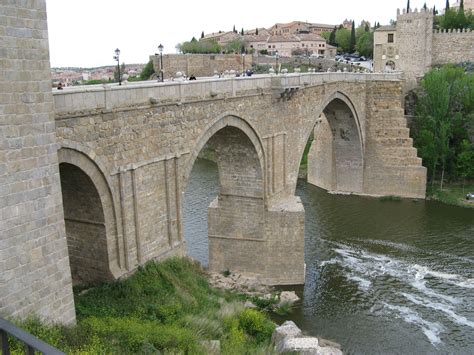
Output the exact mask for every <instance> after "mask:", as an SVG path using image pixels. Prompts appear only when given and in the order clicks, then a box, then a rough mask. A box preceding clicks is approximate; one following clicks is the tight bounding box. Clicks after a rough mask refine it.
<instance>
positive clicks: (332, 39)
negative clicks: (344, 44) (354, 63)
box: [329, 26, 337, 46]
mask: <svg viewBox="0 0 474 355" xmlns="http://www.w3.org/2000/svg"><path fill="white" fill-rule="evenodd" d="M336 31H337V27H336V26H334V29H333V30H332V32H331V34H330V35H329V44H330V45H331V46H337V43H336Z"/></svg>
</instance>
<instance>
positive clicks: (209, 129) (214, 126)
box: [182, 112, 265, 192]
mask: <svg viewBox="0 0 474 355" xmlns="http://www.w3.org/2000/svg"><path fill="white" fill-rule="evenodd" d="M225 127H235V128H238V129H239V130H241V131H242V132H243V133H244V134H245V135H246V136H247V138H248V139H249V140H250V141H251V142H252V144H253V146H254V148H255V150H256V152H257V156H258V159H259V161H260V168H261V169H262V173H263V174H264V175H265V169H264V165H265V164H264V162H265V156H264V150H263V144H262V140H261V139H260V137H259V135H258V134H257V132H256V130H255V129H254V128H253V127H252V126H251V125H250V124H249V123H248V121H247V120H245V119H243V118H241V117H239V116H238V115H237V114H235V113H233V112H226V113H224V114H222V115H220V116H219V117H218V118H217V119H216V120H214V121H213V122H211V123H209V124H207V125H206V127H205V128H204V129H203V132H204V133H203V134H202V135H201V136H200V137H199V138H198V139H197V141H196V144H194V145H193V146H194V149H193V150H192V151H191V152H190V156H189V158H188V159H187V160H186V164H185V168H184V172H183V176H182V179H183V184H182V186H183V192H184V190H185V189H186V185H187V181H188V179H189V175H190V174H191V170H192V169H193V165H194V163H195V161H196V159H197V157H198V155H199V153H200V152H201V150H202V148H203V147H204V146H205V145H206V143H207V142H208V141H209V139H211V137H212V136H214V135H215V134H216V133H217V132H218V131H220V130H221V129H223V128H225ZM264 182H265V179H264Z"/></svg>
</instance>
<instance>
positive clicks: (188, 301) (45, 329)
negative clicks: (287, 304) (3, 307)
mask: <svg viewBox="0 0 474 355" xmlns="http://www.w3.org/2000/svg"><path fill="white" fill-rule="evenodd" d="M74 298H75V304H76V313H77V325H76V326H74V327H64V326H59V325H49V326H48V325H44V324H42V323H40V322H39V321H37V320H28V321H24V322H17V324H18V325H19V326H20V327H22V328H24V329H25V330H27V331H28V332H30V333H32V334H33V335H35V336H37V337H39V338H40V339H42V340H44V341H46V342H47V343H49V344H51V345H53V346H55V347H57V348H58V349H60V350H61V351H64V352H65V353H67V354H79V353H82V354H83V353H88V354H99V353H100V354H106V353H190V354H212V353H216V354H217V353H223V354H243V353H252V354H259V353H262V354H263V353H268V352H271V347H270V341H271V335H272V332H273V330H274V329H275V324H274V323H273V322H271V321H270V319H269V318H268V317H267V315H266V314H265V313H263V312H260V311H259V310H257V309H249V308H245V306H244V302H245V300H246V298H245V296H242V295H240V294H237V293H233V292H229V291H222V290H218V289H215V288H212V287H211V286H210V285H209V281H208V276H207V274H206V273H205V272H204V271H203V270H202V268H201V267H200V266H199V264H197V263H195V262H192V261H191V260H189V259H177V258H174V259H169V260H166V261H163V262H159V263H155V262H150V263H148V264H147V265H145V266H144V267H142V268H140V269H139V270H138V271H137V272H136V273H135V274H134V275H132V276H131V277H129V278H127V279H125V280H120V281H117V282H111V283H105V284H101V285H98V286H95V287H90V288H86V287H80V288H76V289H75V290H74ZM14 349H16V351H17V352H18V353H19V352H20V351H22V350H21V348H20V345H19V344H16V345H14Z"/></svg>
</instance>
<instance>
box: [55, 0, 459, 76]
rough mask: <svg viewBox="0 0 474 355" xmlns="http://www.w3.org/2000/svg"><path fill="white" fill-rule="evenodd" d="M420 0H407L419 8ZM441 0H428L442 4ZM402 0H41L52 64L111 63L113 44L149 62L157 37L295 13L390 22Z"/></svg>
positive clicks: (166, 40) (168, 41) (170, 38)
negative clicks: (43, 7) (46, 19)
mask: <svg viewBox="0 0 474 355" xmlns="http://www.w3.org/2000/svg"><path fill="white" fill-rule="evenodd" d="M424 2H425V1H424V0H411V8H412V9H414V8H415V7H417V8H421V7H422V6H423V4H424ZM445 2H446V1H445V0H431V1H430V0H428V1H427V5H428V7H433V5H435V6H436V8H438V9H441V8H443V7H444V4H445ZM451 2H452V3H454V2H455V1H454V0H451ZM406 3H407V1H406V0H393V1H387V0H356V1H355V0H335V1H328V0H324V1H321V0H320V1H318V0H311V1H309V0H299V1H295V2H292V1H285V2H283V1H269V2H267V1H258V0H240V1H232V2H227V1H223V0H221V1H219V0H191V1H178V0H175V1H173V0H171V1H164V0H133V1H130V0H46V4H47V10H48V28H49V46H50V56H51V65H52V66H53V67H60V66H82V67H94V66H101V65H110V64H114V61H113V58H112V57H113V56H114V50H115V48H120V50H121V56H120V61H121V62H125V63H126V64H132V63H146V62H147V61H148V56H149V55H150V54H153V53H156V52H157V51H158V49H157V46H158V45H159V44H160V43H162V44H163V46H164V52H165V53H175V52H176V50H175V46H176V44H177V43H180V42H183V41H188V40H190V39H191V38H192V37H193V36H195V37H196V38H199V36H200V35H201V31H204V33H210V32H217V31H219V30H222V31H230V30H232V28H233V26H234V25H235V27H236V29H238V30H239V31H240V29H241V28H244V29H245V30H247V29H253V28H255V27H257V26H258V27H267V28H268V27H270V26H272V25H273V24H274V23H276V22H290V21H293V20H298V21H308V22H316V23H325V24H340V23H341V22H342V21H343V20H344V19H346V18H348V19H354V20H355V21H356V24H357V23H360V22H361V21H362V20H368V21H370V23H371V24H373V23H374V21H378V22H380V24H382V25H384V24H388V23H389V21H390V19H395V18H396V10H397V7H399V8H403V7H405V6H406Z"/></svg>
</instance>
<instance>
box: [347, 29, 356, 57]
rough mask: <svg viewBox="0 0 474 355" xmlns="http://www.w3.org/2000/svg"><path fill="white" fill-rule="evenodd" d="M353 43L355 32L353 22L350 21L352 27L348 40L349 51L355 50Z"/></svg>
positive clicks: (354, 43) (354, 42) (354, 41)
mask: <svg viewBox="0 0 474 355" xmlns="http://www.w3.org/2000/svg"><path fill="white" fill-rule="evenodd" d="M355 45H356V32H355V22H354V21H352V29H351V38H350V41H349V52H350V53H354V52H355Z"/></svg>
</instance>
